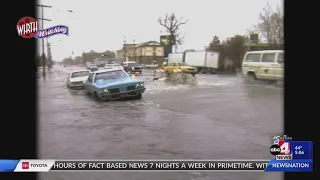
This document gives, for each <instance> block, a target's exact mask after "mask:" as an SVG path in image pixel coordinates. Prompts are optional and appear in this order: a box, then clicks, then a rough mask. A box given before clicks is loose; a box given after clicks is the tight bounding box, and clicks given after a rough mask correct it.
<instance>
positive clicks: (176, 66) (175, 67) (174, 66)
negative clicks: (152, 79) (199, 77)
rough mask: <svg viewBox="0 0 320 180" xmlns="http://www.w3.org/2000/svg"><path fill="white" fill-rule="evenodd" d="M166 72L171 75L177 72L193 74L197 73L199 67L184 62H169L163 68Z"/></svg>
mask: <svg viewBox="0 0 320 180" xmlns="http://www.w3.org/2000/svg"><path fill="white" fill-rule="evenodd" d="M163 70H164V72H165V73H167V75H170V74H172V73H175V72H182V73H188V74H192V75H193V76H194V75H196V74H197V68H195V67H191V66H189V65H188V64H186V63H184V62H169V63H168V65H167V66H165V67H164V68H163Z"/></svg>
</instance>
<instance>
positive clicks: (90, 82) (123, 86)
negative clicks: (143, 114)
mask: <svg viewBox="0 0 320 180" xmlns="http://www.w3.org/2000/svg"><path fill="white" fill-rule="evenodd" d="M145 89H146V88H145V86H144V82H143V81H142V80H136V79H132V78H131V77H130V76H129V74H127V73H126V72H125V71H124V70H122V69H104V70H98V71H95V72H92V73H91V74H90V75H89V77H88V79H87V81H85V83H84V91H85V92H86V93H87V94H91V95H93V96H94V97H95V98H96V99H99V100H113V99H120V98H126V97H135V98H136V99H141V97H142V93H144V91H145Z"/></svg>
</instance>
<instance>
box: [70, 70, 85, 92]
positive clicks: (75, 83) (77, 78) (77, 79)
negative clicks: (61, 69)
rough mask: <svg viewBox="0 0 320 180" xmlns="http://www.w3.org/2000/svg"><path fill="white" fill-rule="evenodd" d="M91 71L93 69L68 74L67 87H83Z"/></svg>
mask: <svg viewBox="0 0 320 180" xmlns="http://www.w3.org/2000/svg"><path fill="white" fill-rule="evenodd" d="M90 73H91V71H89V70H78V71H73V72H71V73H70V74H69V76H68V80H67V87H68V88H71V89H74V88H77V89H82V88H83V82H84V81H86V80H87V79H88V77H89V75H90Z"/></svg>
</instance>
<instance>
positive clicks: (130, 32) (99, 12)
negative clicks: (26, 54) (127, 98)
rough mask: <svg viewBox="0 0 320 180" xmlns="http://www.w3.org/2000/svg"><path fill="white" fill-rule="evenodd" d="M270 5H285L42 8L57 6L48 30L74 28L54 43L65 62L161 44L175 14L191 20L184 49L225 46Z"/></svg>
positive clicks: (140, 0) (65, 3)
mask: <svg viewBox="0 0 320 180" xmlns="http://www.w3.org/2000/svg"><path fill="white" fill-rule="evenodd" d="M268 2H269V3H270V4H271V5H272V6H273V7H274V8H275V7H276V6H277V5H280V6H282V1H281V0H241V1H240V0H196V1H194V0H161V1H157V0H90V1H88V0H40V2H39V4H44V5H51V6H52V8H46V9H45V11H44V16H45V18H47V19H51V20H52V21H51V22H45V23H44V27H45V28H48V27H50V26H54V25H66V26H68V27H69V31H70V34H69V36H65V35H55V36H52V37H50V38H49V42H51V43H52V54H53V59H54V60H55V61H61V60H62V59H63V58H65V57H69V56H71V55H72V51H73V52H74V55H73V56H77V55H80V56H81V54H82V52H83V51H85V52H88V51H90V50H94V51H97V52H103V51H105V50H113V51H116V50H118V49H121V48H122V44H123V40H124V36H126V40H127V42H128V43H132V41H133V39H134V38H135V40H136V42H137V43H140V42H145V41H150V40H155V41H159V38H160V37H159V36H160V31H163V30H164V29H163V28H162V27H161V26H160V25H159V24H158V22H157V20H158V18H159V17H160V16H164V15H165V14H166V13H172V12H174V13H175V14H176V15H177V16H179V17H184V18H185V19H189V22H188V24H186V25H184V26H182V27H181V30H180V32H181V34H184V35H185V43H184V45H183V46H182V47H181V49H196V50H201V49H203V48H204V45H207V44H208V43H209V42H210V41H211V39H212V38H213V36H214V35H217V36H218V37H219V38H220V39H221V40H224V39H226V38H227V37H230V36H233V35H235V34H246V33H247V30H248V29H249V28H251V27H252V26H253V25H254V24H256V23H257V22H258V14H259V12H261V10H262V8H263V7H264V6H265V5H266V4H267V3H268ZM68 10H72V11H73V12H72V13H70V12H68ZM39 44H40V43H39ZM39 49H40V48H39Z"/></svg>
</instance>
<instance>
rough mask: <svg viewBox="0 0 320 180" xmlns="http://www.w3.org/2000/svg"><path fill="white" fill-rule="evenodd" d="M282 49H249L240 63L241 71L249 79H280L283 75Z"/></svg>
mask: <svg viewBox="0 0 320 180" xmlns="http://www.w3.org/2000/svg"><path fill="white" fill-rule="evenodd" d="M283 53H284V51H283V50H264V51H249V52H247V53H246V55H245V56H244V59H243V63H242V73H243V75H244V76H245V77H247V78H248V80H249V81H251V82H254V81H255V80H257V79H258V80H267V81H282V80H283V75H284V67H283V65H284V57H283Z"/></svg>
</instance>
